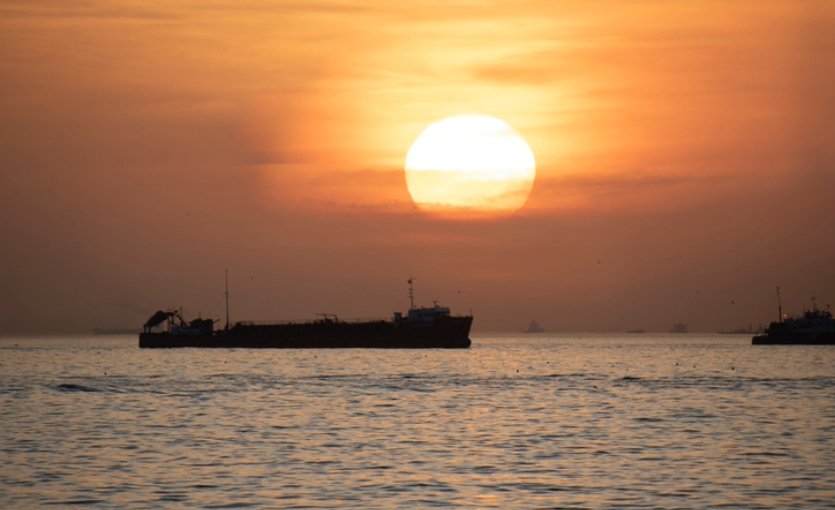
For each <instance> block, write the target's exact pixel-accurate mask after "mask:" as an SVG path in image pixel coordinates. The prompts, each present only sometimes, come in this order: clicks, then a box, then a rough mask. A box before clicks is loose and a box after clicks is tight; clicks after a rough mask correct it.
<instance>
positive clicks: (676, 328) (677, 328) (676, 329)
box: [670, 322, 688, 333]
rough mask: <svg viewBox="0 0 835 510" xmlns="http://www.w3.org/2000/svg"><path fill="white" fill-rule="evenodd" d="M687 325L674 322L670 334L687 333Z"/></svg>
mask: <svg viewBox="0 0 835 510" xmlns="http://www.w3.org/2000/svg"><path fill="white" fill-rule="evenodd" d="M687 332H688V331H687V324H685V323H683V322H676V323H675V324H673V327H672V329H670V333H687Z"/></svg>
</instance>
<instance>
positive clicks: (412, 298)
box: [406, 275, 415, 310]
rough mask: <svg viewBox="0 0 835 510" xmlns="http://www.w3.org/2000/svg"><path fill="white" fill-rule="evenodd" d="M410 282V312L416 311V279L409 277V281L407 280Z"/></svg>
mask: <svg viewBox="0 0 835 510" xmlns="http://www.w3.org/2000/svg"><path fill="white" fill-rule="evenodd" d="M406 281H407V282H409V310H414V309H415V287H414V285H413V283H414V281H415V278H414V277H413V276H412V275H409V279H408V280H406Z"/></svg>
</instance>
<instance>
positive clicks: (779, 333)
mask: <svg viewBox="0 0 835 510" xmlns="http://www.w3.org/2000/svg"><path fill="white" fill-rule="evenodd" d="M777 316H778V320H777V321H775V322H772V323H771V324H769V326H768V328H766V330H765V332H764V334H762V335H757V336H755V337H753V338H752V339H751V343H752V344H753V345H835V319H833V318H832V312H830V311H829V306H827V307H826V310H821V309H819V308H818V304H817V299H816V298H814V297H813V298H812V309H811V310H806V311H805V312H803V315H801V316H799V317H798V316H784V315H783V303H782V302H781V300H780V287H777Z"/></svg>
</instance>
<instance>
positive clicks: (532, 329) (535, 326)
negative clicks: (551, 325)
mask: <svg viewBox="0 0 835 510" xmlns="http://www.w3.org/2000/svg"><path fill="white" fill-rule="evenodd" d="M544 331H545V330H544V329H542V326H540V325H539V323H538V322H536V321H531V323H530V324H528V328H527V329H523V330H522V333H542V332H544Z"/></svg>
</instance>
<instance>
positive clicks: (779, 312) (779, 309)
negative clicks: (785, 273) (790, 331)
mask: <svg viewBox="0 0 835 510" xmlns="http://www.w3.org/2000/svg"><path fill="white" fill-rule="evenodd" d="M777 315H778V316H779V318H778V319H777V320H779V321H780V322H783V303H782V302H780V286H779V285H778V286H777Z"/></svg>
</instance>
